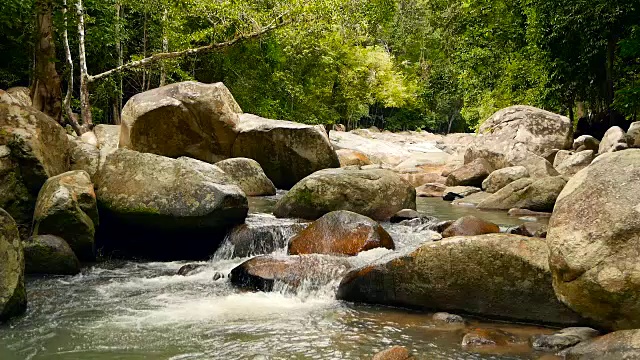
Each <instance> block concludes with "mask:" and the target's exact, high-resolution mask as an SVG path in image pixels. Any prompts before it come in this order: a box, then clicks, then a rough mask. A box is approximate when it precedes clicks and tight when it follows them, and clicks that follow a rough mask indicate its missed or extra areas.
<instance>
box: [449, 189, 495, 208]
mask: <svg viewBox="0 0 640 360" xmlns="http://www.w3.org/2000/svg"><path fill="white" fill-rule="evenodd" d="M490 196H491V194H489V193H486V192H484V191H480V192H477V193H473V194H471V195H467V196H465V197H463V198H461V199H455V200H453V201H452V202H451V205H457V206H471V207H476V206H478V204H480V203H481V202H483V201H484V200H486V199H487V198H489V197H490Z"/></svg>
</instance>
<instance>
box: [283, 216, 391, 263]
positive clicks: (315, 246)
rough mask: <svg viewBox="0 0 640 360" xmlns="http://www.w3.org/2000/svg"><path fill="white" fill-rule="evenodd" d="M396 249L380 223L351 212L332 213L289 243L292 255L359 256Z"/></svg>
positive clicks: (315, 222) (314, 223)
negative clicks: (365, 252)
mask: <svg viewBox="0 0 640 360" xmlns="http://www.w3.org/2000/svg"><path fill="white" fill-rule="evenodd" d="M381 247H383V248H387V249H390V250H393V249H395V244H394V243H393V239H391V236H390V235H389V233H387V231H386V230H385V229H383V228H382V226H380V224H378V223H377V222H376V221H374V220H372V219H370V218H368V217H366V216H363V215H360V214H356V213H353V212H351V211H334V212H330V213H328V214H326V215H324V216H322V217H321V218H320V219H318V220H316V221H314V222H313V223H312V224H311V225H309V226H308V227H307V228H306V229H304V230H303V231H301V232H300V233H299V234H297V235H296V236H294V237H293V238H292V239H291V241H290V242H289V255H305V254H328V255H349V256H355V255H358V253H360V252H363V251H367V250H371V249H375V248H381Z"/></svg>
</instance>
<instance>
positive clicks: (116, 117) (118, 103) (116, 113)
mask: <svg viewBox="0 0 640 360" xmlns="http://www.w3.org/2000/svg"><path fill="white" fill-rule="evenodd" d="M121 19H122V5H120V2H119V1H118V2H116V53H117V54H118V66H122V64H123V62H124V59H123V55H122V42H121V39H120V37H121V27H122V23H121ZM117 83H118V94H117V96H116V100H115V104H114V108H113V123H114V124H115V125H120V123H121V122H122V118H121V111H122V92H123V86H122V74H118V79H117Z"/></svg>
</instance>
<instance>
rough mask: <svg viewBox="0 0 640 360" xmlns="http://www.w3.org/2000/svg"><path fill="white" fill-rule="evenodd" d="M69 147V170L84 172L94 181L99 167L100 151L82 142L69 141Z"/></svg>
mask: <svg viewBox="0 0 640 360" xmlns="http://www.w3.org/2000/svg"><path fill="white" fill-rule="evenodd" d="M69 144H70V146H71V168H70V170H84V171H86V172H87V173H88V174H89V176H90V177H91V179H94V178H95V176H96V174H97V173H98V168H99V167H100V150H98V148H97V147H96V146H94V145H91V144H87V143H85V142H84V141H79V140H72V141H69Z"/></svg>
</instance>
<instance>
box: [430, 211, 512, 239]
mask: <svg viewBox="0 0 640 360" xmlns="http://www.w3.org/2000/svg"><path fill="white" fill-rule="evenodd" d="M499 232H500V227H499V226H498V225H496V224H494V223H491V222H488V221H485V220H482V219H480V218H477V217H475V216H465V217H461V218H460V219H458V220H456V221H455V222H454V223H453V224H451V226H449V227H447V228H446V229H445V230H444V231H443V232H442V237H443V238H449V237H454V236H473V235H484V234H494V233H499Z"/></svg>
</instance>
